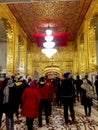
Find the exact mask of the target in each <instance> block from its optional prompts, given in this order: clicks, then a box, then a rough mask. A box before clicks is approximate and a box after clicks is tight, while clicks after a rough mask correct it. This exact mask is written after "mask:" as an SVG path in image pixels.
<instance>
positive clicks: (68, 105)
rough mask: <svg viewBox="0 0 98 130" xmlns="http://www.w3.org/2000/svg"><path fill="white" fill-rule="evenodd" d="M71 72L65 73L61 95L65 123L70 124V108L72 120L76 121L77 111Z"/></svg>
mask: <svg viewBox="0 0 98 130" xmlns="http://www.w3.org/2000/svg"><path fill="white" fill-rule="evenodd" d="M69 76H70V73H69V72H68V73H64V75H63V77H64V79H63V80H62V82H61V97H62V102H63V106H64V119H65V123H66V124H68V123H70V122H69V117H68V109H69V110H70V114H71V118H72V121H71V123H75V112H74V90H75V89H74V85H73V80H72V78H70V77H69Z"/></svg>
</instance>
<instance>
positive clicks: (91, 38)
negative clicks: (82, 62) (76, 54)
mask: <svg viewBox="0 0 98 130" xmlns="http://www.w3.org/2000/svg"><path fill="white" fill-rule="evenodd" d="M97 19H98V15H95V16H94V17H93V19H92V20H91V22H90V26H89V31H88V56H89V72H96V38H95V29H96V22H97Z"/></svg>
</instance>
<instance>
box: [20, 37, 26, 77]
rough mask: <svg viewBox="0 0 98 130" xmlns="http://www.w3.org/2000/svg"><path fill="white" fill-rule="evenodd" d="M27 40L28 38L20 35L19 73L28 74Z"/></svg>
mask: <svg viewBox="0 0 98 130" xmlns="http://www.w3.org/2000/svg"><path fill="white" fill-rule="evenodd" d="M26 65H27V42H26V38H23V37H22V36H21V35H20V36H19V73H20V75H26V73H27V70H26V69H27V67H26Z"/></svg>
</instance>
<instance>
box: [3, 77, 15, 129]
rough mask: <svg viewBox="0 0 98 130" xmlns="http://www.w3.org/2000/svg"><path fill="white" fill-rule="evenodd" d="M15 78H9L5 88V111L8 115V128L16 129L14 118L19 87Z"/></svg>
mask: <svg viewBox="0 0 98 130" xmlns="http://www.w3.org/2000/svg"><path fill="white" fill-rule="evenodd" d="M14 84H15V83H14V82H13V79H12V78H11V77H8V78H7V85H6V86H5V88H4V89H3V95H4V97H3V112H4V113H5V115H6V130H10V129H11V130H14V118H13V115H14V113H15V112H16V106H17V97H18V93H17V89H16V87H15V86H14Z"/></svg>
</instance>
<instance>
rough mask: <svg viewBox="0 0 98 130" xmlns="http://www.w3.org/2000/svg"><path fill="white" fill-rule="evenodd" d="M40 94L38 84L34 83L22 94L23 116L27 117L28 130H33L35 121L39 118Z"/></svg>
mask: <svg viewBox="0 0 98 130" xmlns="http://www.w3.org/2000/svg"><path fill="white" fill-rule="evenodd" d="M39 103H40V94H39V91H38V90H37V88H36V82H35V81H32V82H31V83H30V85H29V86H28V87H27V88H25V90H24V92H23V94H22V108H21V115H22V116H24V117H26V124H27V128H28V130H32V129H33V121H34V119H35V118H38V116H39V111H38V109H39Z"/></svg>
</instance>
